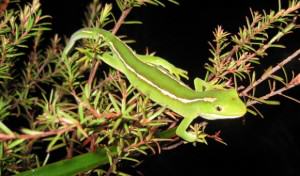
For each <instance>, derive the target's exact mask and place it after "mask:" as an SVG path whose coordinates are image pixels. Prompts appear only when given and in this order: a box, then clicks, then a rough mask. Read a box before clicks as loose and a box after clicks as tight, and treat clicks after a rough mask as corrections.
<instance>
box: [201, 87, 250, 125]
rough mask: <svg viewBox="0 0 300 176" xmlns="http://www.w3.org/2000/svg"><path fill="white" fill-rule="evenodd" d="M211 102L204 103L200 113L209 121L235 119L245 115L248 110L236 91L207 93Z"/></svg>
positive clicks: (221, 90)
mask: <svg viewBox="0 0 300 176" xmlns="http://www.w3.org/2000/svg"><path fill="white" fill-rule="evenodd" d="M206 95H207V97H211V99H210V100H211V101H207V102H206V103H204V106H203V109H202V108H201V109H202V110H201V112H200V113H199V115H200V116H201V117H202V118H205V119H207V120H218V119H234V118H239V117H242V116H243V115H245V113H246V112H247V108H246V105H245V103H244V102H243V101H242V100H241V99H240V97H239V95H238V93H237V91H236V90H235V89H220V90H212V91H207V94H206Z"/></svg>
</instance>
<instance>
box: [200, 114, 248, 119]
mask: <svg viewBox="0 0 300 176" xmlns="http://www.w3.org/2000/svg"><path fill="white" fill-rule="evenodd" d="M200 116H201V117H202V118H204V119H207V120H219V119H236V118H239V117H242V116H243V115H240V114H239V115H237V114H234V115H219V114H206V113H201V114H200Z"/></svg>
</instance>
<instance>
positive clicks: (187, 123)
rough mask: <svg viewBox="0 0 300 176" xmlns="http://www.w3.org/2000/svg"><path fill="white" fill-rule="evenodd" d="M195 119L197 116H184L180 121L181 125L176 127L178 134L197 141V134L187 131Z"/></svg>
mask: <svg viewBox="0 0 300 176" xmlns="http://www.w3.org/2000/svg"><path fill="white" fill-rule="evenodd" d="M194 119H195V118H187V117H184V119H183V120H182V121H181V122H180V124H179V126H178V127H177V129H176V135H177V136H179V137H181V138H182V139H184V140H186V141H188V142H195V141H197V134H195V133H193V132H188V131H187V129H188V128H189V126H190V124H191V123H192V122H193V120H194Z"/></svg>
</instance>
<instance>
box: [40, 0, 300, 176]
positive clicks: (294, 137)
mask: <svg viewBox="0 0 300 176" xmlns="http://www.w3.org/2000/svg"><path fill="white" fill-rule="evenodd" d="M283 1H284V0H283ZM88 2H90V1H88V0H42V8H43V12H44V14H50V15H51V16H52V17H53V18H52V22H53V26H52V28H53V33H49V34H48V35H50V36H51V35H52V34H54V33H58V34H60V35H62V36H63V35H66V36H70V34H72V33H73V32H74V31H75V30H77V29H79V28H80V27H81V24H82V20H83V13H84V11H85V9H86V5H87V4H88ZM196 2H197V3H196ZM180 4H181V5H180V6H176V5H173V4H171V3H166V5H167V6H166V7H165V8H162V7H154V6H150V5H149V6H148V7H147V8H142V9H135V10H134V11H133V12H132V13H131V14H130V15H129V17H128V19H131V20H134V19H136V20H141V21H143V23H144V24H142V25H126V26H123V27H122V29H121V30H120V31H119V32H118V34H126V35H128V36H129V37H130V38H133V39H135V40H136V41H137V44H133V45H131V46H132V47H133V48H134V49H135V50H137V51H138V52H144V51H145V48H146V47H148V48H149V49H150V51H157V54H158V55H160V56H162V57H164V58H168V60H169V61H170V62H172V63H174V64H175V65H177V66H180V67H182V68H184V69H186V70H188V71H189V76H190V77H191V78H193V77H195V76H200V77H203V76H201V75H203V73H204V72H205V71H204V70H203V63H204V62H206V61H207V58H208V56H209V52H208V48H209V46H208V43H207V42H208V41H209V40H211V39H212V38H213V35H212V30H213V29H214V28H215V27H216V26H217V25H222V26H223V27H224V28H225V29H226V30H227V31H229V32H231V33H235V32H237V30H238V27H240V26H241V24H244V22H245V16H246V15H248V16H249V14H250V12H249V8H250V7H251V8H252V9H254V10H262V9H265V10H267V11H268V10H269V9H270V8H273V9H276V7H277V0H269V1H261V0H252V1H250V0H227V1H212V0H211V1H188V0H185V1H184V0H181V1H180ZM116 12H117V11H116ZM117 13H118V12H117ZM299 39H300V35H299V32H298V33H297V32H296V33H294V34H290V35H289V36H287V37H286V38H285V39H284V40H283V41H282V42H284V44H285V45H286V46H287V48H286V49H272V50H269V51H270V54H269V56H268V57H266V58H264V59H263V62H264V63H265V65H262V66H259V67H258V68H265V67H267V65H268V64H275V63H276V62H278V61H280V59H282V58H285V57H287V56H288V55H289V54H291V53H292V52H293V51H295V50H296V49H297V48H299V47H300V43H299V41H300V40H299ZM299 66H300V61H299V60H297V61H296V60H295V61H294V62H293V63H290V64H289V65H288V66H287V70H289V71H291V70H292V69H293V70H296V71H298V72H299V71H300V69H299V68H300V67H299ZM188 83H189V84H191V82H188ZM299 90H300V89H299V87H297V88H295V89H293V90H290V91H289V95H292V96H294V97H296V98H300V96H299ZM276 99H278V100H281V105H280V106H266V105H259V106H257V108H258V109H259V110H261V112H262V113H263V114H264V116H265V117H264V119H262V118H259V117H254V116H252V115H249V114H247V115H246V117H245V119H244V120H241V119H238V120H230V121H215V122H211V123H210V124H209V126H208V128H209V129H210V130H211V131H213V130H219V129H220V130H222V134H221V135H222V137H223V139H224V140H225V141H226V142H227V143H228V146H224V145H222V144H219V143H216V142H214V141H211V140H209V141H208V143H209V145H208V146H206V145H204V144H199V145H197V147H194V146H192V145H190V144H186V145H182V146H180V147H178V148H177V149H174V150H171V151H164V152H163V153H162V154H160V155H154V156H148V157H145V158H146V160H145V161H144V162H143V164H141V165H139V166H138V167H136V168H130V167H129V166H128V165H125V166H123V168H122V169H123V170H125V171H127V172H129V173H131V174H133V175H137V174H138V171H140V172H141V173H143V174H144V175H147V176H148V175H202V176H207V175H209V176H212V175H231V176H232V175H282V176H289V175H300V137H299V135H298V129H299V126H300V123H299V122H300V120H299V119H300V110H299V109H300V105H299V104H296V103H294V102H291V101H289V100H286V99H284V98H280V97H276Z"/></svg>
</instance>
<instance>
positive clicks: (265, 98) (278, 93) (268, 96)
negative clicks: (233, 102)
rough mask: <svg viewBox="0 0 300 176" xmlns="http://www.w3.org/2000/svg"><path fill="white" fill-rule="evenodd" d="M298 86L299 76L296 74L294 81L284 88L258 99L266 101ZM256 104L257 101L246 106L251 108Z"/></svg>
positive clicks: (299, 82) (299, 83) (249, 102)
mask: <svg viewBox="0 0 300 176" xmlns="http://www.w3.org/2000/svg"><path fill="white" fill-rule="evenodd" d="M298 85H300V74H298V75H297V76H296V77H295V78H294V79H292V80H291V81H290V82H289V83H288V84H287V85H286V86H285V87H282V88H280V89H278V90H276V91H272V92H270V93H268V94H266V95H264V96H261V97H259V98H258V99H260V100H267V99H269V98H271V97H273V96H275V95H282V93H283V92H284V91H287V90H289V89H291V88H293V87H295V86H298ZM256 103H259V101H257V100H253V101H248V102H247V106H251V105H254V104H256Z"/></svg>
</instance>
